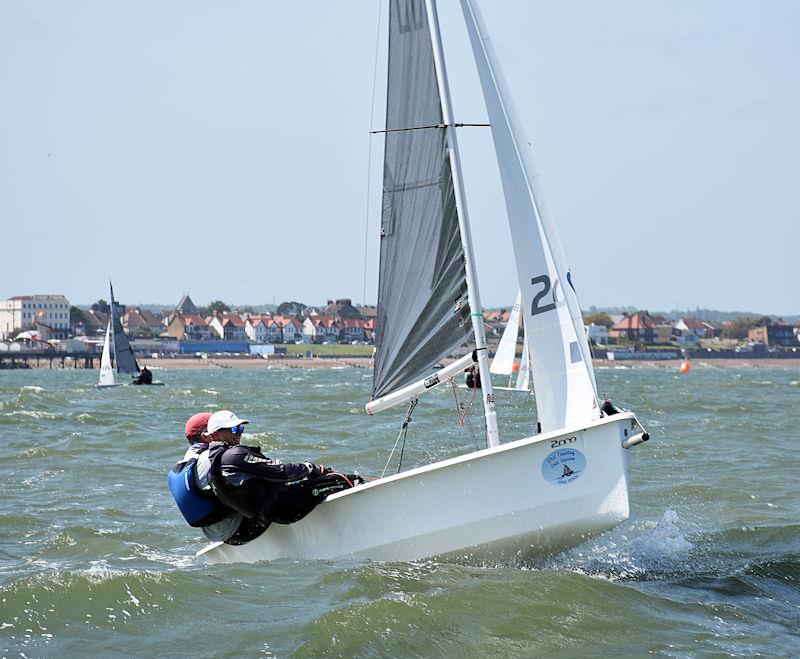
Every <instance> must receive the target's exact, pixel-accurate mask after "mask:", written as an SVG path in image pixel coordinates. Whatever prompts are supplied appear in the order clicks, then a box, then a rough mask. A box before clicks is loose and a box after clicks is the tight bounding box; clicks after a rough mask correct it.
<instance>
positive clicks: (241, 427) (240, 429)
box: [228, 423, 244, 435]
mask: <svg viewBox="0 0 800 659" xmlns="http://www.w3.org/2000/svg"><path fill="white" fill-rule="evenodd" d="M228 430H230V431H231V433H233V434H234V435H239V434H241V433H243V432H244V424H243V423H240V424H239V425H238V426H233V428H228Z"/></svg>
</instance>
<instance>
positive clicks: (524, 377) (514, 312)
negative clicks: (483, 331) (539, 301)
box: [489, 291, 532, 393]
mask: <svg viewBox="0 0 800 659" xmlns="http://www.w3.org/2000/svg"><path fill="white" fill-rule="evenodd" d="M521 304H522V291H519V292H517V299H516V301H515V302H514V306H513V307H511V311H510V312H509V314H508V322H507V323H506V328H505V330H503V336H501V337H500V343H499V344H498V346H497V352H496V353H495V355H494V359H493V360H492V365H491V366H490V367H489V372H490V373H492V374H494V375H507V376H508V386H506V387H494V388H495V389H501V390H506V391H525V392H527V393H532V391H531V387H530V372H531V369H530V358H529V356H528V355H529V353H528V333H527V331H525V333H524V341H523V347H522V357H521V359H520V360H519V362H517V361H516V358H517V340H518V339H519V321H520V313H519V312H520V307H521ZM515 366H516V368H515ZM515 374H516V376H517V378H516V382H515V383H514V384H513V386H512V380H513V379H514V375H515Z"/></svg>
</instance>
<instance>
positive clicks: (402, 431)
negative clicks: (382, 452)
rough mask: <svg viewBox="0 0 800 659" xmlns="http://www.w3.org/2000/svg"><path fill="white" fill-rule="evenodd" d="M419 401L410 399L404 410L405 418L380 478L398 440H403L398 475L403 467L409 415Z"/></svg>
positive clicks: (390, 459)
mask: <svg viewBox="0 0 800 659" xmlns="http://www.w3.org/2000/svg"><path fill="white" fill-rule="evenodd" d="M418 400H419V399H417V398H412V399H411V400H410V401H409V403H408V409H407V410H406V415H405V418H404V419H403V425H402V427H401V428H400V432H399V433H398V434H397V439H396V440H394V446H393V447H392V452H391V453H390V454H389V458H388V460H386V464H385V465H384V466H383V471H382V472H381V476H380V477H381V478H383V477H384V475H385V474H386V470H387V469H388V468H389V463H390V462H391V461H392V456H393V455H394V452H395V451H396V450H397V445H398V444H399V443H400V438H401V437H402V438H403V446H402V448H401V449H400V462H399V463H398V465H397V473H398V474H399V473H400V467H402V466H403V453H404V452H405V448H406V436H407V435H408V424H409V423H411V415H412V413H413V412H414V408H415V407H416V406H417V402H418Z"/></svg>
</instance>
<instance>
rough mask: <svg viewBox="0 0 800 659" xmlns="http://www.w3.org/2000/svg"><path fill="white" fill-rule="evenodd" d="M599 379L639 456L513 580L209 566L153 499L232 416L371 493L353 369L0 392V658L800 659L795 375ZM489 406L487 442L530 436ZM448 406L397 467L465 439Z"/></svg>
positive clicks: (520, 411)
mask: <svg viewBox="0 0 800 659" xmlns="http://www.w3.org/2000/svg"><path fill="white" fill-rule="evenodd" d="M597 376H598V385H599V387H600V389H601V391H602V392H603V393H604V394H606V395H611V396H613V398H614V400H615V401H616V402H618V403H622V404H624V405H625V406H628V407H631V408H634V409H636V410H637V411H638V412H639V415H640V417H641V419H642V421H643V422H644V424H645V425H646V426H647V428H648V430H649V431H650V433H651V435H652V437H653V439H652V440H651V441H650V442H648V443H647V444H645V445H643V446H641V447H639V448H637V449H635V450H634V453H633V485H632V498H633V500H632V516H631V519H630V520H629V521H628V522H626V523H625V524H623V525H621V526H619V527H617V528H616V529H614V530H613V531H611V532H610V533H607V534H605V535H603V536H600V537H598V538H595V539H594V540H592V541H589V542H586V543H584V544H583V545H581V546H579V547H576V548H574V549H572V550H569V551H567V552H564V553H562V554H559V555H557V556H553V557H550V558H547V559H543V560H541V561H538V562H531V563H530V564H523V565H508V564H506V565H503V564H500V565H457V564H448V563H442V562H437V561H422V562H417V563H394V564H378V563H369V562H356V561H341V562H314V561H312V562H305V561H290V560H286V561H280V562H275V563H270V564H259V565H231V566H215V567H209V566H205V565H202V564H197V563H196V562H195V559H194V553H195V551H196V550H197V549H198V548H200V547H201V546H202V545H203V541H202V537H201V536H200V535H198V533H196V532H195V531H194V530H193V529H191V528H189V527H188V526H187V525H186V524H185V523H184V522H183V520H182V519H181V518H180V516H179V513H178V511H177V509H176V508H175V506H174V503H173V502H172V500H171V497H170V495H169V492H168V490H167V488H166V482H165V472H166V470H167V469H169V467H170V466H171V465H172V464H173V463H174V461H175V460H176V459H177V458H178V457H179V456H180V455H181V454H182V452H183V450H184V448H185V446H186V443H185V441H184V440H183V438H182V427H183V423H184V421H185V419H186V418H187V417H188V416H189V415H191V414H192V413H194V412H197V411H203V410H213V409H215V408H229V409H233V410H234V411H236V412H237V413H239V414H240V415H243V416H246V417H247V418H249V419H251V421H252V423H251V424H250V431H251V432H250V433H249V434H247V435H245V442H246V443H248V442H249V443H258V444H260V445H261V446H263V447H264V450H265V452H266V453H267V454H272V455H275V456H278V457H281V458H282V459H284V460H288V461H293V460H305V459H310V460H314V461H318V462H322V463H324V464H326V465H333V466H337V467H340V468H342V469H348V470H349V469H358V470H360V471H361V472H362V473H365V474H375V473H379V472H380V470H381V469H382V468H383V465H384V463H385V461H386V459H387V457H388V455H389V451H390V449H391V447H392V445H393V443H394V440H395V437H396V436H397V431H398V428H399V423H400V415H402V411H398V412H387V413H386V414H387V415H388V416H383V415H379V416H378V417H374V418H368V417H367V416H366V415H365V414H364V413H363V409H362V405H363V403H364V401H365V399H366V397H367V395H368V391H369V383H370V378H371V373H370V372H369V371H366V370H360V369H353V368H348V369H343V370H327V369H320V370H302V369H286V370H245V369H216V370H188V371H170V370H163V371H158V372H157V379H163V380H165V381H166V382H167V383H168V384H167V386H166V387H163V388H162V387H157V388H142V387H119V388H116V389H113V390H110V391H96V390H95V389H94V386H93V385H94V383H95V381H96V373H94V372H88V371H13V372H10V371H4V372H0V432H2V437H3V449H2V451H0V482H2V483H3V490H2V493H3V494H2V504H0V520H1V521H2V523H1V524H0V655H1V656H9V657H10V656H79V655H86V654H90V655H105V656H122V655H137V656H231V655H246V656H259V655H278V656H286V655H292V654H294V655H297V656H301V657H303V656H321V655H331V656H337V655H342V656H351V655H358V656H409V655H417V656H422V655H424V656H456V655H459V656H477V655H487V654H491V655H500V656H526V655H527V656H532V655H537V656H540V655H553V656H554V655H587V654H589V655H620V654H636V655H645V654H648V653H655V654H660V655H667V656H687V655H707V654H713V653H721V654H745V655H754V654H767V655H798V654H800V485H798V478H799V477H800V454H799V450H800V442H798V434H799V433H798V427H800V370H798V369H783V370H763V369H694V370H693V371H692V372H691V373H690V374H689V375H688V376H685V375H680V374H679V373H677V372H676V371H674V370H672V369H653V370H649V369H627V370H616V369H608V370H599V371H598V373H597ZM460 395H461V397H462V398H463V397H464V392H463V390H462V391H461V392H460ZM509 396H510V398H509ZM509 396H506V397H505V398H504V397H502V396H501V395H500V394H499V393H498V398H499V399H501V401H509V400H510V403H509V404H508V405H504V406H503V407H502V409H501V414H502V417H501V432H502V433H503V437H504V438H505V439H512V438H518V437H520V436H522V435H523V434H524V433H530V431H531V430H532V426H533V421H532V418H533V417H532V415H531V401H529V400H528V399H526V398H525V397H524V396H521V397H520V396H514V395H509ZM453 406H454V401H453V394H452V392H450V391H443V392H437V393H432V394H431V395H430V396H428V398H426V399H423V400H422V401H421V403H420V406H419V407H418V409H417V412H416V414H415V420H414V422H413V423H412V429H411V433H410V436H409V439H408V443H407V445H406V449H405V454H404V466H406V467H411V466H415V465H418V464H423V463H426V462H431V461H434V460H438V459H442V458H444V457H448V456H452V455H455V454H457V453H459V452H464V451H468V450H470V449H472V448H474V447H475V445H476V442H477V443H481V442H482V441H483V440H482V432H481V420H480V415H479V414H478V415H472V416H471V423H468V424H465V425H464V427H459V425H458V423H457V420H456V416H455V414H454V412H453V409H452V408H453ZM470 425H471V427H470ZM420 514H425V513H424V511H420ZM364 532H365V533H367V532H369V530H368V529H365V530H364Z"/></svg>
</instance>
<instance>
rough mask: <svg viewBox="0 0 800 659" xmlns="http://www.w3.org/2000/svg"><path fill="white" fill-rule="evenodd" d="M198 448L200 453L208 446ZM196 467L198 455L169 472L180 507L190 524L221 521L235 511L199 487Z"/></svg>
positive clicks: (174, 495) (171, 488)
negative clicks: (195, 476)
mask: <svg viewBox="0 0 800 659" xmlns="http://www.w3.org/2000/svg"><path fill="white" fill-rule="evenodd" d="M193 448H194V447H193ZM197 449H198V450H197V451H196V455H199V454H200V453H202V452H203V451H204V450H207V449H208V446H207V445H201V446H197ZM196 467H197V457H193V458H190V459H188V460H183V461H181V462H179V463H177V464H176V465H175V466H174V467H173V468H172V469H170V471H169V473H168V474H167V483H168V484H169V489H170V491H171V492H172V496H173V498H174V499H175V503H176V504H178V509H179V510H180V511H181V514H182V515H183V516H184V518H185V519H186V521H187V522H188V523H189V526H194V527H200V526H208V525H209V524H214V523H215V522H219V521H220V520H222V519H224V518H225V517H227V516H228V515H230V514H231V513H233V512H234V511H233V510H231V509H230V508H228V506H226V505H225V504H223V503H222V502H221V501H219V499H217V498H216V497H215V496H214V495H213V494H212V493H210V492H208V493H206V492H204V491H203V490H201V489H200V488H199V487H197V484H196V483H195V479H194V474H195V469H196Z"/></svg>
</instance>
